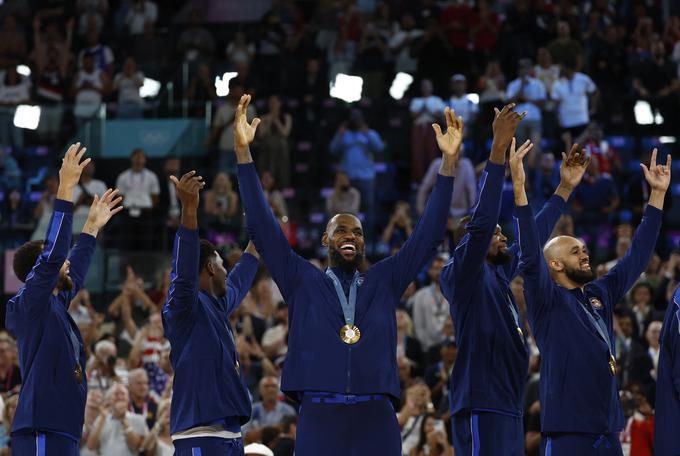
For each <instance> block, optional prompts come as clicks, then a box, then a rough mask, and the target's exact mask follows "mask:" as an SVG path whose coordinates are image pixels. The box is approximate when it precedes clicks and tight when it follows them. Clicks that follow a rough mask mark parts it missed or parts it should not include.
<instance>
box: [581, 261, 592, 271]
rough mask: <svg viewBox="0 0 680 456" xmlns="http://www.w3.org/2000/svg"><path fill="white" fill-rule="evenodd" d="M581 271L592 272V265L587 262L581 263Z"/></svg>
mask: <svg viewBox="0 0 680 456" xmlns="http://www.w3.org/2000/svg"><path fill="white" fill-rule="evenodd" d="M581 269H587V270H590V263H589V262H587V261H582V262H581Z"/></svg>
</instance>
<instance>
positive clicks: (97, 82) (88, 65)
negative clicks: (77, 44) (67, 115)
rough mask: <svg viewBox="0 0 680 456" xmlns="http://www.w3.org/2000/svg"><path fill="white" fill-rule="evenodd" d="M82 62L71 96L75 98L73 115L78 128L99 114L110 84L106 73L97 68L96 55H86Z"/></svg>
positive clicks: (74, 80) (74, 79)
mask: <svg viewBox="0 0 680 456" xmlns="http://www.w3.org/2000/svg"><path fill="white" fill-rule="evenodd" d="M82 62H83V65H82V69H80V70H78V72H77V73H76V75H75V77H74V78H73V84H72V86H71V95H72V96H74V97H75V106H74V107H73V115H74V116H75V118H76V126H77V127H81V126H82V125H84V124H85V123H86V122H87V121H88V120H90V119H91V118H92V117H94V116H95V115H96V114H97V112H98V111H99V108H100V106H101V104H102V100H103V98H104V96H105V95H106V93H107V92H108V89H109V82H110V81H109V77H108V74H107V73H106V71H104V70H102V69H100V68H97V67H96V66H95V55H94V54H91V53H86V54H85V55H83V58H82Z"/></svg>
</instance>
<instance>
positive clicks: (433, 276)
mask: <svg viewBox="0 0 680 456" xmlns="http://www.w3.org/2000/svg"><path fill="white" fill-rule="evenodd" d="M444 262H445V260H444V258H443V257H436V258H434V259H433V260H432V262H431V263H430V267H429V269H428V271H427V276H428V278H429V279H430V284H429V285H428V286H426V287H423V288H421V289H420V290H418V291H417V292H416V293H415V294H414V295H413V296H412V297H411V299H410V301H412V303H413V304H412V308H413V310H412V312H413V326H414V329H415V334H416V337H417V338H418V340H419V341H420V344H421V345H422V347H423V350H425V351H427V350H429V349H430V348H432V347H433V346H434V345H437V344H439V343H441V342H442V341H443V340H444V332H443V329H444V322H445V321H446V320H447V319H448V318H449V303H448V302H447V301H446V298H444V295H443V294H442V291H441V287H440V286H439V275H440V274H441V272H442V267H443V266H444Z"/></svg>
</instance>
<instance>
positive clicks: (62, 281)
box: [57, 275, 73, 292]
mask: <svg viewBox="0 0 680 456" xmlns="http://www.w3.org/2000/svg"><path fill="white" fill-rule="evenodd" d="M57 289H58V290H59V291H66V292H69V291H71V290H73V280H71V278H70V277H69V276H67V275H62V276H59V281H58V282H57Z"/></svg>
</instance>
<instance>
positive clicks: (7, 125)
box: [0, 65, 31, 149]
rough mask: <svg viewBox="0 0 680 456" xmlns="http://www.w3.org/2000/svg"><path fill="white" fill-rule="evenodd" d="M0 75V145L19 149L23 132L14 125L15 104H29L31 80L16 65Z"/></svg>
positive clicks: (22, 143) (21, 145)
mask: <svg viewBox="0 0 680 456" xmlns="http://www.w3.org/2000/svg"><path fill="white" fill-rule="evenodd" d="M0 75H1V76H0V78H1V80H0V145H4V146H10V145H11V146H14V147H15V148H18V149H21V148H22V147H23V145H24V132H23V129H21V128H15V127H14V114H15V112H16V108H17V106H19V105H21V104H30V102H31V80H30V79H29V78H27V77H25V76H22V75H20V74H19V73H18V72H17V67H16V65H10V66H9V67H8V68H7V69H6V70H5V71H4V74H2V73H0Z"/></svg>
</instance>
